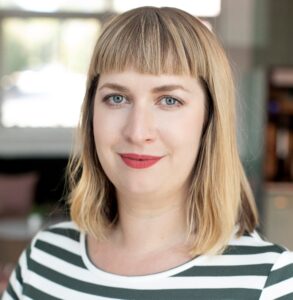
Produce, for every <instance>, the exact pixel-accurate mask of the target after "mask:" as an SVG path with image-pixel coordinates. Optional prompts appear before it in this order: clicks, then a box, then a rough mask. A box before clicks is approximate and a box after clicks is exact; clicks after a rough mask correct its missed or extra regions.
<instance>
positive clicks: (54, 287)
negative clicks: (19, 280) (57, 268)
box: [29, 272, 110, 300]
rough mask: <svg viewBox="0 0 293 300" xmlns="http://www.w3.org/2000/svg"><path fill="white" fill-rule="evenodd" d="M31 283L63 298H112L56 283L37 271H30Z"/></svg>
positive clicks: (47, 292)
mask: <svg viewBox="0 0 293 300" xmlns="http://www.w3.org/2000/svg"><path fill="white" fill-rule="evenodd" d="M29 276H30V281H31V282H30V284H31V285H32V286H34V287H35V288H36V289H38V290H40V291H42V292H44V293H46V294H48V295H51V296H53V297H58V298H59V297H61V299H63V300H81V299H82V300H85V299H86V300H95V299H101V300H102V299H110V298H108V297H98V296H95V295H91V294H87V293H83V292H79V291H76V290H72V289H70V288H67V287H64V286H62V285H60V284H57V283H54V282H52V281H50V280H47V279H46V278H44V277H41V276H39V275H37V274H35V273H32V272H31V273H30V274H29Z"/></svg>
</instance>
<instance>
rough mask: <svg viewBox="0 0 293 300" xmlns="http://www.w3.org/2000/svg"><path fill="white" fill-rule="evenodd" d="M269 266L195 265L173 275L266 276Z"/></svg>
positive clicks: (270, 266) (270, 265)
mask: <svg viewBox="0 0 293 300" xmlns="http://www.w3.org/2000/svg"><path fill="white" fill-rule="evenodd" d="M271 268H272V264H260V265H243V266H218V267H213V266H196V267H193V268H190V269H187V270H186V271H183V272H181V273H178V274H175V275H174V276H175V277H178V276H251V275H255V276H257V275H259V276H267V274H268V273H269V271H270V269H271Z"/></svg>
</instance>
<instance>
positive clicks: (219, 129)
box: [4, 7, 293, 300]
mask: <svg viewBox="0 0 293 300" xmlns="http://www.w3.org/2000/svg"><path fill="white" fill-rule="evenodd" d="M234 118H235V110H234V90H233V80H232V77H231V72H230V68H229V64H228V62H227V59H226V56H225V54H224V52H223V50H222V48H221V47H220V45H219V43H218V42H217V40H216V38H215V37H214V35H213V34H212V33H211V32H210V31H209V30H208V29H207V28H206V27H205V26H204V25H203V24H202V23H201V22H200V21H199V20H198V19H196V18H194V17H193V16H191V15H189V14H188V13H186V12H183V11H180V10H178V9H174V8H167V7H165V8H154V7H143V8H138V9H134V10H131V11H128V12H126V13H124V14H122V15H119V16H117V17H115V18H113V19H112V20H111V21H109V22H108V23H107V24H106V25H105V27H104V29H103V31H102V33H101V35H100V37H99V39H98V42H97V44H96V47H95V50H94V53H93V57H92V61H91V64H90V68H89V73H88V84H87V91H86V95H85V99H84V103H83V107H82V113H81V123H80V129H81V130H80V133H81V145H82V147H81V150H80V151H79V152H78V153H77V154H76V155H75V156H74V157H73V158H72V161H71V164H70V166H69V175H70V176H69V179H70V180H69V183H70V185H71V194H70V197H69V200H70V208H71V217H72V220H73V222H67V223H62V224H57V225H55V226H53V227H51V228H49V229H47V230H44V231H42V232H40V233H39V234H38V235H37V236H36V237H35V238H34V240H33V241H32V244H31V246H30V247H29V248H28V249H27V250H26V252H24V254H23V255H22V256H21V258H20V262H19V265H18V266H17V268H16V270H15V272H14V273H13V275H12V277H11V279H10V285H9V287H8V289H7V292H6V293H5V295H4V299H5V300H6V299H19V298H22V297H24V298H26V297H27V298H32V299H276V298H278V297H282V296H284V298H282V299H292V298H293V281H292V274H293V258H292V253H290V252H288V251H286V250H285V249H284V248H282V247H280V246H277V245H273V244H271V243H269V242H265V241H263V240H262V239H261V238H260V237H259V236H258V235H257V233H256V232H255V231H254V230H255V227H256V225H257V222H258V221H257V219H258V217H257V212H256V207H255V203H254V199H253V196H252V193H251V190H250V187H249V185H248V182H247V179H246V177H245V174H244V172H243V168H242V165H241V162H240V159H239V156H238V152H237V145H236V138H235V120H234Z"/></svg>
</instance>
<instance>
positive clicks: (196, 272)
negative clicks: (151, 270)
mask: <svg viewBox="0 0 293 300" xmlns="http://www.w3.org/2000/svg"><path fill="white" fill-rule="evenodd" d="M86 247H87V246H86V238H85V234H84V233H82V232H80V231H79V230H78V228H77V227H76V225H75V224H74V223H72V222H64V223H60V224H57V225H54V226H51V227H50V228H48V229H46V230H43V231H41V232H40V233H38V234H37V235H36V237H35V238H34V239H33V241H32V243H31V245H30V246H29V247H28V249H27V250H26V251H24V252H23V254H22V255H21V257H20V260H19V263H18V265H17V267H16V269H15V270H14V272H13V273H12V275H11V278H10V281H9V285H8V288H7V290H6V291H5V293H4V295H3V298H2V299H3V300H11V299H40V300H47V299H68V300H69V299H70V300H75V299H78V300H87V299H168V300H169V299H176V300H178V299H179V300H182V299H209V300H212V299H225V300H227V299H262V300H268V299H293V253H292V252H289V251H287V250H286V249H284V248H282V247H280V246H277V245H274V244H272V243H269V242H266V241H264V240H262V239H261V238H260V237H259V235H258V234H257V233H256V232H254V233H253V234H246V235H244V236H242V237H240V238H236V237H234V238H232V239H231V241H230V243H229V246H228V247H227V249H226V250H225V252H224V253H223V254H221V255H214V256H211V255H202V256H199V257H196V258H194V259H192V260H190V261H188V262H187V263H185V264H183V265H180V266H178V267H175V268H173V269H170V270H167V271H164V272H160V273H156V274H151V275H144V276H120V275H116V274H111V273H108V272H105V271H102V270H101V269H98V268H97V267H96V266H95V265H94V264H93V263H92V262H91V260H90V258H89V257H88V254H87V248H86Z"/></svg>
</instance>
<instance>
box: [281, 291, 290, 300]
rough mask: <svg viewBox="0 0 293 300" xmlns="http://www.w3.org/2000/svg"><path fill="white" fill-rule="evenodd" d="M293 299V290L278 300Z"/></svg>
mask: <svg viewBox="0 0 293 300" xmlns="http://www.w3.org/2000/svg"><path fill="white" fill-rule="evenodd" d="M292 299H293V292H291V293H290V294H287V295H285V296H282V297H279V298H278V300H292Z"/></svg>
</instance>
